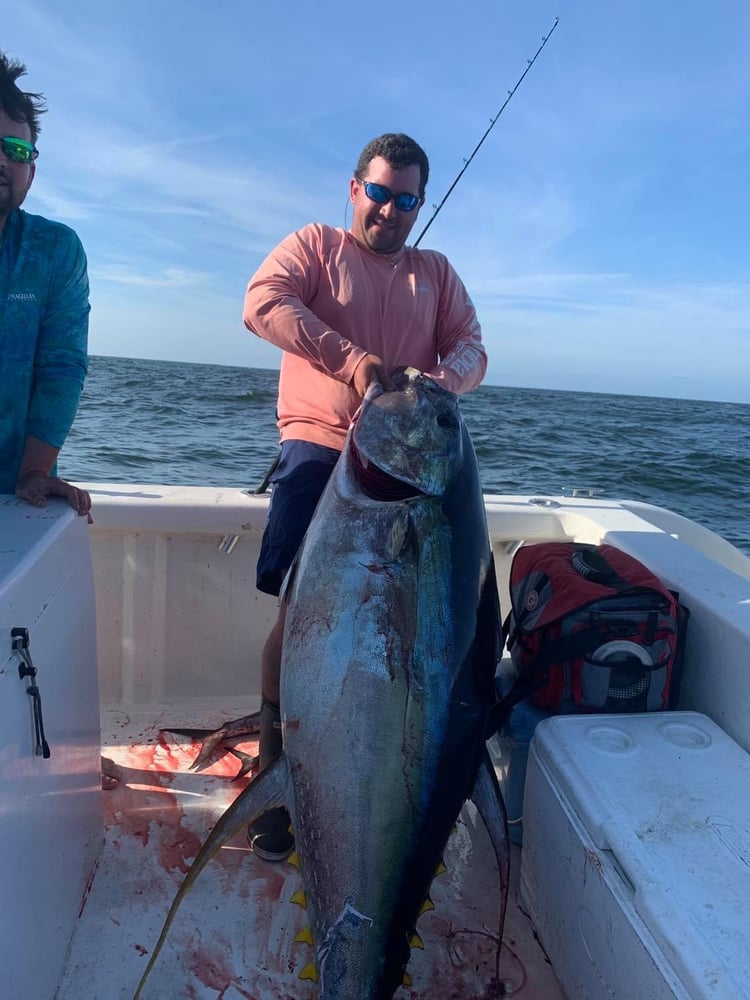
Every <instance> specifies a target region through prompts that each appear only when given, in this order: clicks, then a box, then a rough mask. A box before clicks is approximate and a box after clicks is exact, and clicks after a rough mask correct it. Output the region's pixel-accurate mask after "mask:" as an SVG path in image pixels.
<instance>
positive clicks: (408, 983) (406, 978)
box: [401, 972, 411, 986]
mask: <svg viewBox="0 0 750 1000" xmlns="http://www.w3.org/2000/svg"><path fill="white" fill-rule="evenodd" d="M401 985H402V986H411V976H410V975H409V973H408V972H405V973H404V978H403V979H402V980H401Z"/></svg>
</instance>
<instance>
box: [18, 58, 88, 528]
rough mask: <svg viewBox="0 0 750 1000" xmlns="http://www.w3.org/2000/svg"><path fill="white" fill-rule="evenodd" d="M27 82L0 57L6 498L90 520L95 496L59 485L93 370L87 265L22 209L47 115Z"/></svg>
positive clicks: (62, 229)
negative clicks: (56, 500)
mask: <svg viewBox="0 0 750 1000" xmlns="http://www.w3.org/2000/svg"><path fill="white" fill-rule="evenodd" d="M25 72H26V67H25V66H24V65H23V64H22V63H19V62H16V61H13V60H11V59H9V58H8V57H7V56H5V55H4V54H3V53H2V52H0V494H2V493H15V494H16V495H17V496H19V497H21V498H22V499H24V500H27V501H28V502H29V503H31V504H34V505H35V506H37V507H44V506H45V505H46V503H47V500H46V498H47V497H48V496H59V497H63V498H65V499H66V500H67V501H68V502H69V503H70V505H71V506H72V507H73V508H74V509H75V510H76V511H77V512H78V513H79V514H82V515H87V516H88V517H89V520H90V519H91V518H90V513H89V512H90V509H91V497H90V496H89V494H88V493H87V492H86V491H85V490H81V489H78V488H77V487H76V486H74V485H73V484H72V483H68V482H66V481H65V480H63V479H60V478H59V477H58V476H57V475H55V472H56V461H57V455H58V453H59V451H60V448H61V447H62V444H63V442H64V441H65V438H66V436H67V434H68V431H69V430H70V427H71V424H72V423H73V418H74V416H75V413H76V409H77V407H78V401H79V399H80V395H81V389H82V387H83V380H84V378H85V376H86V369H87V363H88V356H87V339H88V315H89V284H88V275H87V270H86V255H85V254H84V251H83V247H82V246H81V242H80V240H79V239H78V237H77V235H76V234H75V233H74V232H73V230H72V229H70V228H68V227H67V226H64V225H62V224H61V223H59V222H52V221H50V220H49V219H44V218H42V217H41V216H39V215H30V214H29V213H28V212H24V211H23V210H22V209H21V204H22V203H23V200H24V198H25V197H26V195H27V193H28V191H29V188H30V187H31V183H32V181H33V179H34V172H35V169H36V165H35V160H36V158H37V156H38V155H39V154H38V151H37V148H36V141H37V137H38V135H39V115H40V114H41V113H42V112H43V111H45V106H44V100H43V98H42V96H41V95H40V94H33V93H25V92H24V91H22V90H21V89H20V88H19V87H18V85H17V83H16V81H17V79H18V78H19V77H20V76H23V74H24V73H25Z"/></svg>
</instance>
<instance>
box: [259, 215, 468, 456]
mask: <svg viewBox="0 0 750 1000" xmlns="http://www.w3.org/2000/svg"><path fill="white" fill-rule="evenodd" d="M243 319H244V322H245V326H246V327H247V328H248V329H249V330H251V331H252V332H253V333H256V334H257V335H258V336H259V337H262V338H263V340H267V341H269V342H270V343H272V344H275V345H276V346H277V347H280V348H281V349H282V350H283V352H284V354H283V357H282V361H281V374H280V378H279V401H278V425H279V430H280V433H281V440H282V441H285V440H291V439H295V440H302V441H312V442H315V443H316V444H322V445H327V446H328V447H330V448H337V449H341V448H342V447H343V444H344V439H345V437H346V432H347V430H348V428H349V424H350V423H351V419H352V417H353V416H354V413H355V412H356V410H357V408H358V407H359V405H360V402H361V400H360V398H359V397H358V396H357V394H356V393H355V392H354V390H353V389H352V386H351V380H352V377H353V375H354V372H355V369H356V368H357V365H358V364H359V363H360V362H361V361H362V359H363V358H364V357H365V355H366V354H375V355H377V356H378V357H380V358H382V360H383V362H384V364H385V367H386V368H387V369H388V370H389V371H393V370H395V369H396V368H399V367H401V366H402V365H410V366H412V367H413V368H418V369H419V370H420V371H423V372H426V373H428V374H429V375H431V376H432V377H433V378H434V379H435V380H436V381H438V382H439V383H440V384H441V385H443V386H444V387H445V388H446V389H448V390H450V391H451V392H455V393H463V392H468V391H469V390H470V389H473V388H474V387H475V386H477V385H478V384H479V383H480V382H481V380H482V378H483V377H484V373H485V371H486V368H487V357H486V354H485V350H484V347H483V345H482V337H481V330H480V327H479V323H478V321H477V316H476V312H475V310H474V306H473V305H472V302H471V299H470V298H469V295H468V293H467V291H466V288H465V287H464V285H463V284H462V282H461V280H460V278H459V277H458V275H457V274H456V272H455V271H454V270H453V268H452V267H451V265H450V264H449V263H448V261H447V259H446V258H445V257H444V256H443V254H440V253H437V252H436V251H434V250H413V249H411V248H409V247H404V249H403V250H401V251H399V253H398V254H395V255H393V256H389V255H387V254H377V253H374V252H372V251H371V250H368V249H367V248H366V247H363V246H362V245H361V244H359V243H357V241H356V240H355V239H354V237H353V236H352V235H351V234H350V233H348V232H345V231H344V230H343V229H332V228H331V227H329V226H323V225H320V224H318V223H313V224H311V225H308V226H305V227H304V228H303V229H300V230H299V231H298V232H296V233H292V234H291V235H290V236H287V238H286V239H284V240H283V241H282V242H281V243H280V244H279V245H278V247H276V249H275V250H273V251H272V252H271V253H270V254H269V256H268V257H267V258H266V259H265V261H264V262H263V263H262V264H261V266H260V267H259V268H258V270H257V271H256V273H255V274H254V276H253V277H252V278H251V280H250V283H249V285H248V289H247V294H246V296H245V308H244V314H243Z"/></svg>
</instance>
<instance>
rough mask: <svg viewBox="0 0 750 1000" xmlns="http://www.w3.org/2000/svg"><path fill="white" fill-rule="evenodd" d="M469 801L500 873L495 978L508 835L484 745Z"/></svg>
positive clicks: (504, 900) (507, 877)
mask: <svg viewBox="0 0 750 1000" xmlns="http://www.w3.org/2000/svg"><path fill="white" fill-rule="evenodd" d="M471 801H472V802H473V803H474V805H475V806H476V807H477V809H478V810H479V815H480V816H481V817H482V821H483V823H484V825H485V827H486V828H487V833H488V834H489V836H490V840H491V841H492V847H493V849H494V851H495V858H496V860H497V868H498V872H499V874H500V917H499V930H498V945H497V964H498V978H497V982H498V983H499V982H500V979H499V965H500V947H501V945H502V939H503V925H504V924H505V911H506V909H507V906H508V889H509V885H510V839H509V837H508V816H507V813H506V811H505V803H504V802H503V795H502V792H501V791H500V786H499V785H498V783H497V777H496V776H495V769H494V767H493V766H492V761H491V760H490V755H489V752H488V751H487V748H486V747H485V751H484V756H483V758H482V763H481V765H480V767H479V774H478V775H477V780H476V782H475V783H474V791H473V792H472V793H471Z"/></svg>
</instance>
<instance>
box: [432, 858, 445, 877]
mask: <svg viewBox="0 0 750 1000" xmlns="http://www.w3.org/2000/svg"><path fill="white" fill-rule="evenodd" d="M447 871H448V867H447V865H446V863H445V862H444V861H443V859H442V858H441V859H440V861H439V863H438V866H437V868H436V869H435V874H436V875H442V874H443V873H444V872H447Z"/></svg>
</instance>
